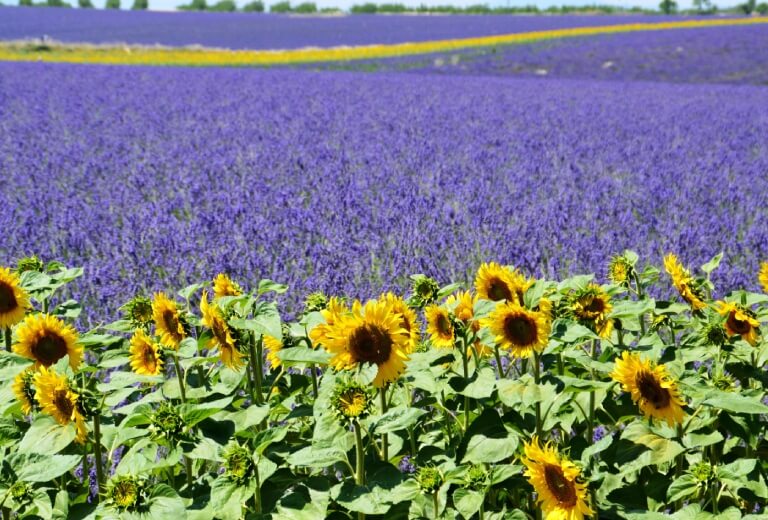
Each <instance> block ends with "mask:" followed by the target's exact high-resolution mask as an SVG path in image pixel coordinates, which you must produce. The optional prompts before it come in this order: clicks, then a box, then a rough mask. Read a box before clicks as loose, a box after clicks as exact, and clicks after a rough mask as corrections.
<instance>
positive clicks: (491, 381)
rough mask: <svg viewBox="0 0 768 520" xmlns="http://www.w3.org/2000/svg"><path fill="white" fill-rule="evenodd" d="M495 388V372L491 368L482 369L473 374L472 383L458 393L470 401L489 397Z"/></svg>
mask: <svg viewBox="0 0 768 520" xmlns="http://www.w3.org/2000/svg"><path fill="white" fill-rule="evenodd" d="M495 388H496V372H495V371H494V369H493V368H491V367H483V368H481V369H480V371H479V372H475V376H474V379H473V381H471V382H470V383H469V384H468V385H467V386H466V387H464V389H463V390H461V391H459V392H458V393H459V394H461V395H466V396H467V397H471V398H472V399H486V398H488V397H491V394H493V391H494V389H495Z"/></svg>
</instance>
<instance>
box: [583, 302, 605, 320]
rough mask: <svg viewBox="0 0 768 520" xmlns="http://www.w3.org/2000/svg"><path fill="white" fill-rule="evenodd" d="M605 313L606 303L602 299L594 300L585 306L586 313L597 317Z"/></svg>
mask: <svg viewBox="0 0 768 520" xmlns="http://www.w3.org/2000/svg"><path fill="white" fill-rule="evenodd" d="M604 311H605V302H604V301H603V300H602V299H601V298H594V297H593V298H592V299H591V300H590V301H589V303H587V304H586V305H585V306H584V312H588V313H589V314H591V315H593V316H596V315H599V314H602V313H603V312H604Z"/></svg>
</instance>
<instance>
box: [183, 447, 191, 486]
mask: <svg viewBox="0 0 768 520" xmlns="http://www.w3.org/2000/svg"><path fill="white" fill-rule="evenodd" d="M184 470H185V471H184V472H185V473H186V475H187V491H188V492H189V494H190V495H191V494H192V459H190V458H189V457H187V456H186V455H184Z"/></svg>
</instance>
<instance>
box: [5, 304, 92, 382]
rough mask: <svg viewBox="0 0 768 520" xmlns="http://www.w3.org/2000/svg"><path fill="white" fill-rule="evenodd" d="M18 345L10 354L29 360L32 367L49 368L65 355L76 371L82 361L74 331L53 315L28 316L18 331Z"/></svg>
mask: <svg viewBox="0 0 768 520" xmlns="http://www.w3.org/2000/svg"><path fill="white" fill-rule="evenodd" d="M17 336H18V343H16V344H15V345H14V346H13V351H14V352H16V353H17V354H19V355H20V356H24V357H25V358H28V359H31V360H33V361H34V362H35V366H38V367H40V366H43V367H49V366H51V365H53V364H54V363H56V362H57V361H58V360H60V359H61V358H63V357H64V356H69V366H70V367H72V370H77V368H78V367H79V366H80V362H81V361H82V359H83V347H82V346H80V345H78V344H77V339H78V337H77V332H76V331H75V329H74V328H73V327H72V326H71V325H68V324H66V323H64V322H63V321H62V320H60V319H59V318H57V317H55V316H50V315H48V314H30V315H29V316H27V317H26V318H24V322H23V323H22V324H21V325H20V326H19V328H18V330H17Z"/></svg>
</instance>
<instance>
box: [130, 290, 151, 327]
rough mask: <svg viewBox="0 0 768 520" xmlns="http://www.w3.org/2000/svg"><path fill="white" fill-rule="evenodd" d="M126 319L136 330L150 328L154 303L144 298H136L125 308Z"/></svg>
mask: <svg viewBox="0 0 768 520" xmlns="http://www.w3.org/2000/svg"><path fill="white" fill-rule="evenodd" d="M123 310H124V312H125V317H126V319H127V320H128V321H129V322H131V325H133V326H134V327H135V328H147V329H148V328H149V325H150V324H151V323H152V320H153V316H152V301H151V300H150V299H149V298H146V297H144V296H136V297H135V298H133V299H132V300H131V301H129V302H128V303H126V304H125V306H123Z"/></svg>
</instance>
